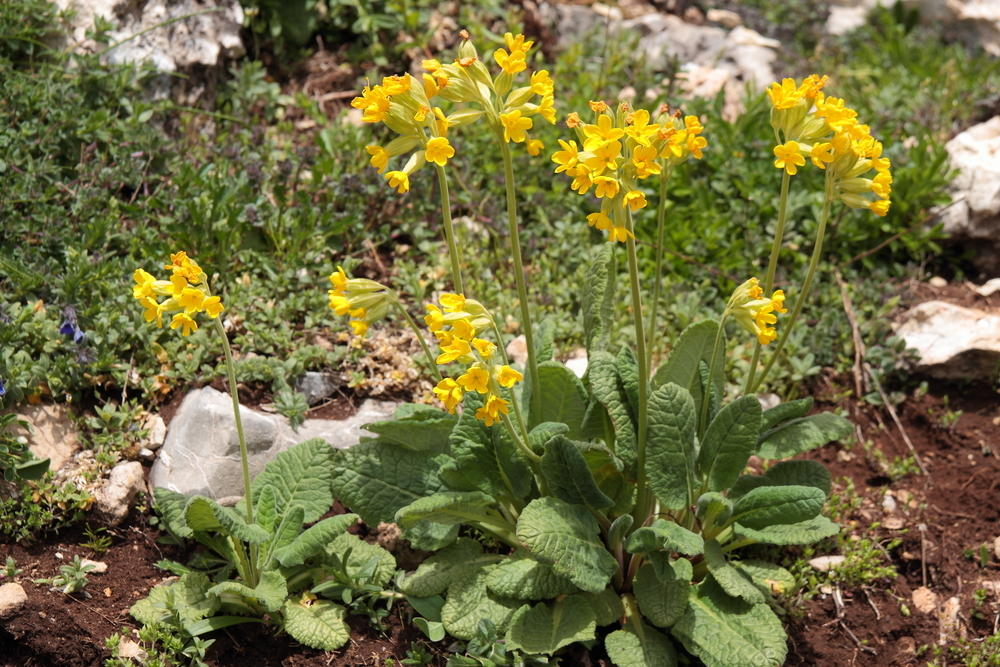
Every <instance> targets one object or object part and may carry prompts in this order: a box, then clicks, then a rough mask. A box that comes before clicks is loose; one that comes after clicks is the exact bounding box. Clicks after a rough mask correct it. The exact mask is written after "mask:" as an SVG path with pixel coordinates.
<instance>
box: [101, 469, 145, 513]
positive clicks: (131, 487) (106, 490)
mask: <svg viewBox="0 0 1000 667" xmlns="http://www.w3.org/2000/svg"><path fill="white" fill-rule="evenodd" d="M143 486H144V475H143V470H142V464H141V463H139V462H138V461H123V462H122V463H119V464H118V465H116V466H115V467H114V468H112V469H111V474H110V475H108V479H107V480H106V481H105V482H104V484H103V485H102V486H101V488H99V489H98V490H97V492H96V493H95V494H94V511H95V512H96V513H97V516H98V517H100V518H101V519H103V520H104V521H107V522H108V523H110V524H111V525H112V526H117V525H118V524H120V523H121V522H122V521H124V520H125V517H126V516H128V510H129V506H130V504H131V503H132V500H133V499H134V498H135V496H136V494H137V493H139V491H141V490H142V489H143Z"/></svg>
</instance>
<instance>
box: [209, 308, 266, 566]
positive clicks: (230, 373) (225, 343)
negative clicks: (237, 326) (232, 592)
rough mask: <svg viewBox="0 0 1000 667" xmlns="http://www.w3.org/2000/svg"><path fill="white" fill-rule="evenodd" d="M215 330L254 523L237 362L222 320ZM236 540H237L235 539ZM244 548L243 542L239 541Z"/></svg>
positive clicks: (253, 562) (252, 552)
mask: <svg viewBox="0 0 1000 667" xmlns="http://www.w3.org/2000/svg"><path fill="white" fill-rule="evenodd" d="M215 331H216V332H217V333H218V334H219V338H220V339H221V341H222V351H223V353H224V354H225V357H226V375H227V377H228V379H229V396H230V398H232V399H233V421H234V422H235V423H236V437H237V438H238V439H239V443H240V464H241V465H242V467H243V500H244V502H245V503H246V512H247V523H253V493H252V492H251V490H250V462H249V457H248V454H247V439H246V435H245V434H244V433H243V419H242V418H241V417H240V396H239V393H238V392H237V390H236V364H234V363H233V350H232V348H231V347H230V346H229V336H228V335H226V328H225V327H224V326H222V320H221V319H220V318H218V317H216V318H215ZM234 542H236V540H234ZM239 544H240V548H241V549H242V545H243V543H242V542H239ZM256 551H257V547H256V546H254V545H250V557H249V558H247V559H246V569H247V575H248V576H247V581H248V583H250V585H251V586H256V585H257V553H256Z"/></svg>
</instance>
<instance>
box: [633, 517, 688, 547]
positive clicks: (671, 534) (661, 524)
mask: <svg viewBox="0 0 1000 667" xmlns="http://www.w3.org/2000/svg"><path fill="white" fill-rule="evenodd" d="M660 549H663V550H666V551H677V552H679V553H682V554H684V555H686V556H698V555H700V554H701V553H702V552H703V551H704V550H705V541H704V540H703V539H702V537H701V535H699V534H698V533H692V532H691V531H690V530H688V529H687V528H684V527H683V526H680V525H678V524H676V523H674V522H673V521H667V520H666V519H657V520H656V521H654V522H653V523H652V524H650V525H649V526H643V527H642V528H638V529H636V530H635V531H634V532H633V533H632V534H631V535H629V537H628V541H626V542H625V550H626V551H628V552H629V553H631V554H644V553H649V552H651V551H657V550H660Z"/></svg>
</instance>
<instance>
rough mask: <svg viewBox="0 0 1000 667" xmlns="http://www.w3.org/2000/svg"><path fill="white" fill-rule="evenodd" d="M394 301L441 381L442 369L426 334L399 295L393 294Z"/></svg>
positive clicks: (438, 379)
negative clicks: (407, 310) (426, 338)
mask: <svg viewBox="0 0 1000 667" xmlns="http://www.w3.org/2000/svg"><path fill="white" fill-rule="evenodd" d="M392 303H393V305H395V306H396V309H397V310H399V313H400V315H402V316H403V319H405V320H406V323H407V324H408V325H410V329H412V330H413V335H414V336H416V337H417V342H418V343H420V349H421V350H423V352H424V356H425V357H427V363H428V364H430V367H431V368H433V369H434V376H435V377H436V378H437V381H438V382H440V381H441V370H440V369H439V368H438V367H437V363H436V361H435V359H434V356H433V355H432V354H431V350H430V348H429V347H427V341H425V340H424V336H423V334H422V333H421V331H420V327H418V326H417V323H416V322H414V321H413V318H412V317H410V314H409V313H408V312H406V308H405V307H403V304H402V303H400V301H399V297H397V296H395V295H393V299H392Z"/></svg>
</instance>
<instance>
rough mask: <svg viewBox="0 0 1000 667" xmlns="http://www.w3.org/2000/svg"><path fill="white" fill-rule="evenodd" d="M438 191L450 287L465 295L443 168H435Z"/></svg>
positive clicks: (449, 198) (446, 179)
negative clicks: (449, 272) (448, 262)
mask: <svg viewBox="0 0 1000 667" xmlns="http://www.w3.org/2000/svg"><path fill="white" fill-rule="evenodd" d="M437 175H438V189H439V190H440V191H441V217H442V218H443V219H444V240H445V242H446V243H447V244H448V257H449V259H450V260H451V282H452V287H453V288H454V289H455V291H456V292H458V293H459V294H465V285H464V284H463V283H462V266H461V263H460V262H459V261H458V243H457V242H456V241H455V226H454V224H453V223H452V220H451V195H450V194H449V193H448V176H447V175H446V174H445V171H444V167H441V166H438V167H437Z"/></svg>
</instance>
